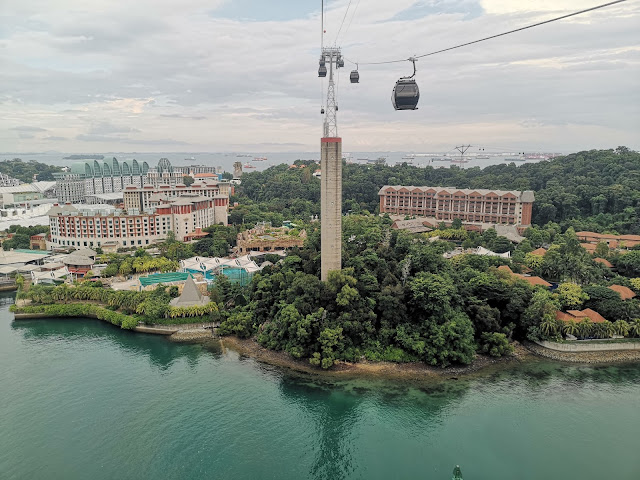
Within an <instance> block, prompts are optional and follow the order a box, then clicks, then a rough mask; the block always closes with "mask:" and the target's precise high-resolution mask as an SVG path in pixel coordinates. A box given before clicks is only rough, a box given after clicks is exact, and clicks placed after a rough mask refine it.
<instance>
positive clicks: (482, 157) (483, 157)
mask: <svg viewBox="0 0 640 480" xmlns="http://www.w3.org/2000/svg"><path fill="white" fill-rule="evenodd" d="M476 158H477V159H478V160H489V159H490V158H491V157H490V156H489V155H476Z"/></svg>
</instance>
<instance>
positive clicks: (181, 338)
mask: <svg viewBox="0 0 640 480" xmlns="http://www.w3.org/2000/svg"><path fill="white" fill-rule="evenodd" d="M206 338H213V333H212V332H211V330H210V329H206V328H191V329H181V330H178V331H177V332H175V333H173V334H172V335H171V336H170V337H169V340H171V341H173V342H191V341H193V340H202V339H206Z"/></svg>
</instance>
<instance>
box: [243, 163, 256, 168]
mask: <svg viewBox="0 0 640 480" xmlns="http://www.w3.org/2000/svg"><path fill="white" fill-rule="evenodd" d="M242 168H256V166H255V165H251V164H250V163H245V164H244V165H243V166H242Z"/></svg>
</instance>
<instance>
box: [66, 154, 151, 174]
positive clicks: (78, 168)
mask: <svg viewBox="0 0 640 480" xmlns="http://www.w3.org/2000/svg"><path fill="white" fill-rule="evenodd" d="M148 171H149V164H148V163H147V162H142V163H138V161H137V160H135V159H133V160H123V161H122V162H119V161H118V160H117V159H116V158H115V157H114V158H113V159H112V160H104V161H100V162H99V161H98V160H94V161H93V162H90V161H88V162H78V163H74V164H73V165H71V173H80V174H83V175H84V176H85V177H87V178H97V177H120V176H125V177H129V176H133V175H146V174H147V172H148Z"/></svg>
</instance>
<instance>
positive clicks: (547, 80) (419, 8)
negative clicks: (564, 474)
mask: <svg viewBox="0 0 640 480" xmlns="http://www.w3.org/2000/svg"><path fill="white" fill-rule="evenodd" d="M325 3H326V22H325V28H326V30H327V33H326V35H325V40H324V41H325V45H327V44H333V43H334V39H335V38H336V35H337V33H338V29H339V28H340V24H341V22H342V19H343V18H345V19H346V20H345V22H344V25H343V26H342V30H341V32H340V36H339V37H338V42H337V43H338V45H340V46H342V49H343V53H344V55H345V57H346V58H347V59H348V60H351V61H358V62H370V61H381V60H391V59H399V58H407V57H409V56H411V55H420V54H424V53H427V52H430V51H433V50H438V49H441V48H446V47H450V46H453V45H456V44H459V43H463V42H467V41H471V40H475V39H478V38H481V37H485V36H488V35H492V34H496V33H500V32H503V31H506V30H510V29H513V28H518V27H521V26H525V25H528V24H531V23H534V22H538V21H541V20H545V19H548V18H552V17H556V16H559V15H563V14H566V13H570V12H572V11H576V10H581V9H584V8H588V7H591V6H595V5H598V4H600V3H604V0H591V1H590V2H588V3H585V2H584V1H578V0H518V1H516V0H476V1H473V0H421V1H416V0H395V1H393V2H389V1H388V0H352V1H351V2H349V0H339V1H326V2H325ZM349 3H351V5H350V8H349V11H348V14H347V15H346V17H345V12H346V9H347V5H348V4H349ZM354 11H355V15H353V13H354ZM639 24H640V2H638V1H628V2H625V3H622V4H619V5H614V6H612V7H608V8H605V9H601V10H597V11H595V12H591V13H588V14H585V15H582V16H578V17H573V18H570V19H567V20H563V21H560V22H556V23H553V24H550V25H544V26H541V27H537V28H534V29H531V30H527V31H523V32H519V33H515V34H513V35H509V36H506V37H502V38H498V39H495V40H490V41H487V42H483V43H480V44H477V45H472V46H469V47H465V48H462V49H458V50H454V51H451V52H447V53H443V54H439V55H434V56H432V57H427V58H423V59H420V60H419V61H418V62H417V69H418V74H417V77H416V78H417V81H418V84H419V86H420V91H421V98H420V103H419V109H418V110H417V111H409V112H396V111H394V110H393V107H392V106H391V101H390V96H391V91H392V88H393V85H394V83H395V81H396V80H397V78H399V77H400V76H403V75H406V74H408V73H410V72H411V68H412V67H411V64H410V63H409V62H402V63H394V64H390V65H361V66H360V68H359V71H360V84H357V85H351V84H350V83H349V71H350V70H351V69H352V68H354V67H353V65H352V64H350V63H349V62H347V63H346V65H345V68H344V69H342V70H341V75H340V80H339V86H338V103H339V106H340V110H339V112H338V130H339V134H340V136H341V137H342V138H343V148H344V150H345V151H347V152H348V151H354V152H358V151H360V152H365V151H371V152H373V151H417V152H421V151H448V150H450V149H451V148H452V147H453V146H454V145H456V144H461V143H471V144H472V145H476V146H479V147H483V146H484V147H486V148H492V149H493V148H495V149H503V150H505V151H508V150H511V151H561V152H570V151H576V150H584V149H591V148H615V147H616V146H618V145H626V146H628V147H629V148H632V149H636V150H637V149H640V134H639V133H638V132H640V107H639V105H640V88H639V83H638V80H639V79H640V44H639V43H638V33H637V32H638V25H639ZM319 50H320V1H305V0H296V1H293V0H281V1H278V2H264V1H260V0H233V1H232V0H207V1H204V0H183V1H182V2H175V1H169V0H137V1H136V2H124V1H121V0H92V1H91V2H85V1H79V0H30V1H28V2H24V1H19V0H4V1H3V2H2V5H1V6H0V63H1V64H2V65H3V73H2V75H0V151H1V152H44V151H60V152H64V153H91V152H96V153H102V152H118V151H120V152H134V151H137V152H232V151H241V152H264V153H269V152H312V151H318V152H319V150H320V134H321V124H322V116H321V115H320V107H321V106H322V104H323V98H324V94H325V91H324V89H323V87H325V88H326V81H325V82H323V81H322V80H321V79H319V78H318V77H317V67H318V56H319Z"/></svg>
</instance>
